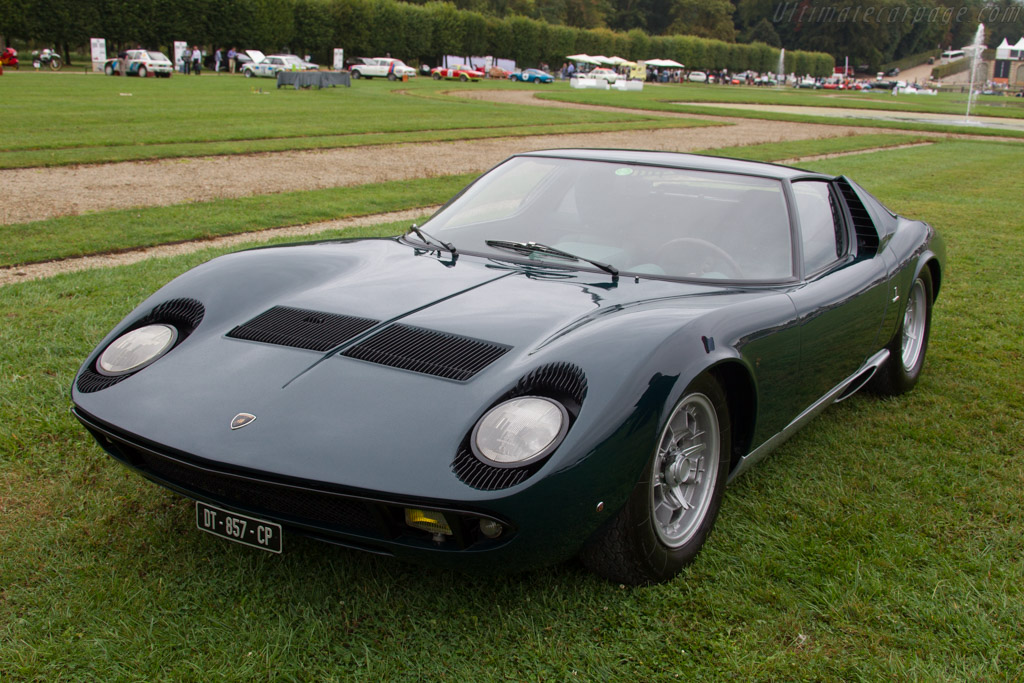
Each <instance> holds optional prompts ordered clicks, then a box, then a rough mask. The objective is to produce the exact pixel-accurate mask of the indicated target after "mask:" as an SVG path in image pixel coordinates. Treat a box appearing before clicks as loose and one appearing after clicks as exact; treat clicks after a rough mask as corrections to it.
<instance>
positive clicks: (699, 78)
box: [686, 71, 708, 83]
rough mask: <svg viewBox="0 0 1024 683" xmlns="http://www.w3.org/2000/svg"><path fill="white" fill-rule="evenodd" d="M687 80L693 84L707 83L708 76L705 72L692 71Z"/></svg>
mask: <svg viewBox="0 0 1024 683" xmlns="http://www.w3.org/2000/svg"><path fill="white" fill-rule="evenodd" d="M686 80H688V81H690V82H691V83H707V82H708V75H707V74H706V73H704V72H703V71H691V72H690V73H689V74H687V76H686Z"/></svg>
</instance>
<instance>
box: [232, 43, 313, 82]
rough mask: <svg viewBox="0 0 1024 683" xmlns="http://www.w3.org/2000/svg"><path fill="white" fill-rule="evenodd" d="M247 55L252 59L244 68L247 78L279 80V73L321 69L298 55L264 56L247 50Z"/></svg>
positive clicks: (243, 72) (256, 51)
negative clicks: (256, 77) (258, 77)
mask: <svg viewBox="0 0 1024 683" xmlns="http://www.w3.org/2000/svg"><path fill="white" fill-rule="evenodd" d="M245 53H246V54H247V55H249V57H250V58H251V59H252V61H251V62H249V63H247V64H245V65H244V66H243V67H242V74H243V75H244V76H245V77H246V78H253V77H254V76H260V77H263V78H277V73H278V72H279V71H307V70H316V69H319V68H320V67H319V66H317V65H316V64H313V63H312V62H307V61H305V60H303V59H301V58H299V57H297V56H296V55H264V54H263V53H262V52H260V51H259V50H246V51H245Z"/></svg>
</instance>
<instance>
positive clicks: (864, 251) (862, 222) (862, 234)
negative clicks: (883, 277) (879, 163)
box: [836, 178, 878, 257]
mask: <svg viewBox="0 0 1024 683" xmlns="http://www.w3.org/2000/svg"><path fill="white" fill-rule="evenodd" d="M836 184H837V185H838V187H839V191H840V192H842V194H843V199H844V200H845V201H846V206H847V207H848V208H849V209H850V216H851V217H852V218H853V231H854V232H855V233H856V235H857V255H858V256H861V257H871V256H874V255H875V254H877V253H878V231H877V230H876V229H875V223H874V221H872V220H871V214H870V213H868V210H867V208H866V207H865V206H864V202H862V201H861V200H860V197H858V196H857V192H856V190H854V189H853V186H852V185H850V183H849V182H847V180H846V179H845V178H840V179H839V181H838V182H837V183H836Z"/></svg>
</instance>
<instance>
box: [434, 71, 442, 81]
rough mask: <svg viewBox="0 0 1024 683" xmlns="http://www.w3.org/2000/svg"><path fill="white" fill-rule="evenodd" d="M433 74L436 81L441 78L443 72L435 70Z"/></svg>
mask: <svg viewBox="0 0 1024 683" xmlns="http://www.w3.org/2000/svg"><path fill="white" fill-rule="evenodd" d="M432 75H433V78H434V80H435V81H439V80H441V74H440V73H438V72H437V71H435V72H434V73H433V74H432Z"/></svg>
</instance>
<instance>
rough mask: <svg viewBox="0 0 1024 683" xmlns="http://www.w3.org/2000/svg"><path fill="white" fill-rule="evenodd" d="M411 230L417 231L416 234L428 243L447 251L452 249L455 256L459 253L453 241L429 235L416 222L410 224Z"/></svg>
mask: <svg viewBox="0 0 1024 683" xmlns="http://www.w3.org/2000/svg"><path fill="white" fill-rule="evenodd" d="M409 232H414V233H416V236H417V237H419V238H420V239H421V240H423V242H424V243H426V244H432V245H433V246H435V247H441V248H442V249H444V250H445V251H450V252H451V254H452V256H453V257H454V256H458V255H459V250H458V249H456V248H455V245H454V244H452V243H451V242H445V241H444V240H439V239H437V238H436V237H433V236H431V235H428V234H427V233H426V231H424V230H422V229H420V227H419V226H418V225H416V224H415V223H413V224H412V225H411V226H409ZM406 234H407V235H408V234H409V233H408V232H407V233H406Z"/></svg>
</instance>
